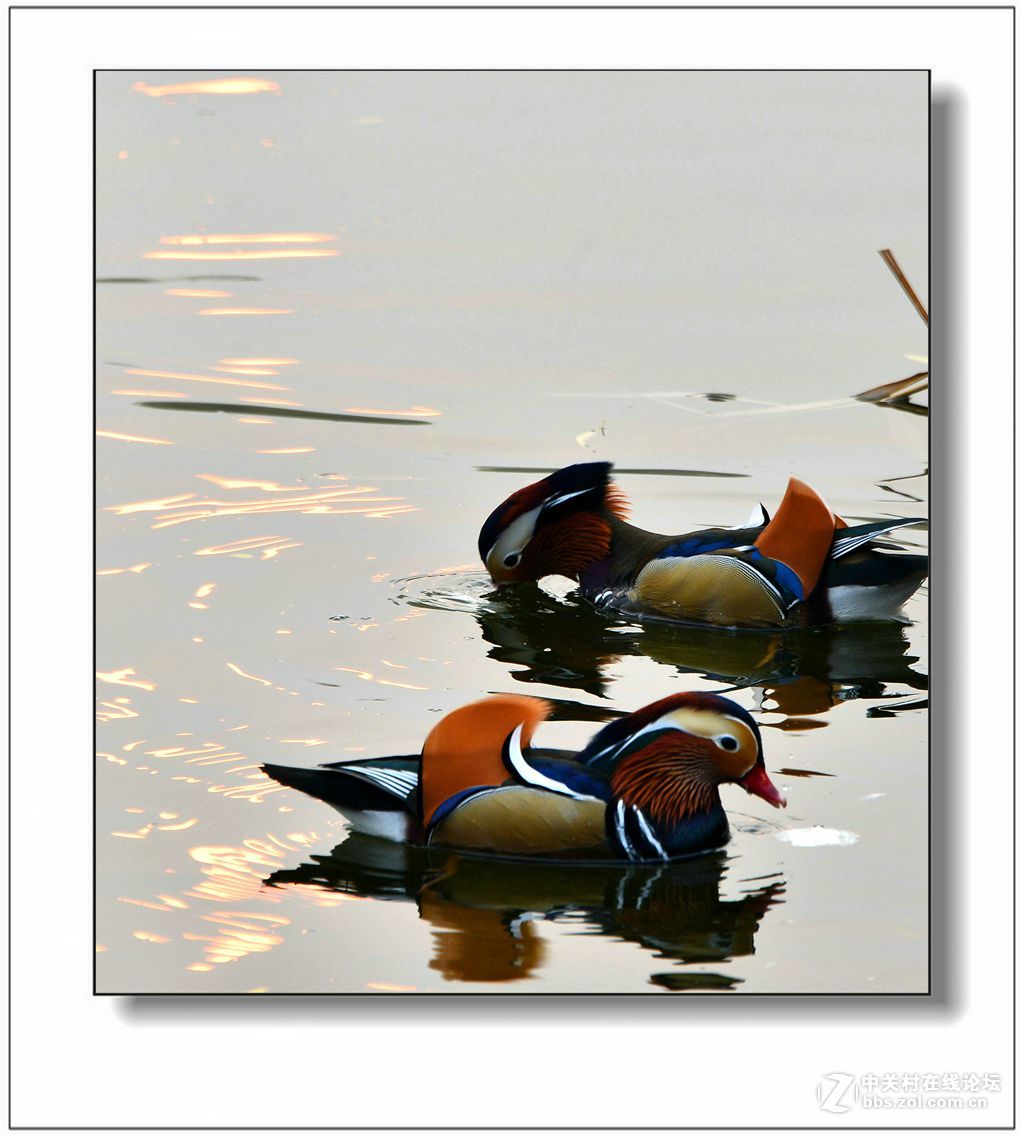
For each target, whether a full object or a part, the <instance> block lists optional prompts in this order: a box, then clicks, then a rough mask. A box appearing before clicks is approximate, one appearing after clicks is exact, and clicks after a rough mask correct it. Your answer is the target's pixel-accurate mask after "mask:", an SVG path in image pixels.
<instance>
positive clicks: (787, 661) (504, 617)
mask: <svg viewBox="0 0 1024 1136" xmlns="http://www.w3.org/2000/svg"><path fill="white" fill-rule="evenodd" d="M475 616H476V619H477V622H478V623H479V625H480V631H481V633H482V635H483V638H484V640H485V641H486V642H487V643H489V644H490V650H489V651H488V656H489V657H490V658H492V659H498V660H499V661H501V662H503V663H508V664H512V665H513V666H518V667H520V668H521V669H519V670H513V671H512V672H511V674H512V677H513V678H515V679H516V680H518V681H519V682H526V683H545V684H548V685H553V686H564V687H573V688H575V689H577V690H582V691H585V692H586V693H588V694H592V695H596V696H599V697H603V696H604V694H605V691H606V686H607V673H608V670H609V668H610V667H611V666H612V665H613V664H615V663H617V662H618V661H619V660H620V659H622V658H624V657H627V656H632V655H638V656H647V657H649V658H651V659H653V660H654V661H655V662H658V663H664V664H666V665H668V666H674V667H676V668H677V669H678V670H680V671H682V672H684V673H689V674H699V675H703V676H705V677H707V678H710V679H713V680H715V681H718V682H724V683H729V684H731V685H733V686H736V687H760V688H762V689H763V690H764V691H765V695H766V698H769V699H770V700H771V702H773V703H774V705H772V706H771V707H770V708H771V709H773V710H778V711H779V712H780V713H782V714H785V715H787V716H788V717H793V716H797V715H804V714H821V713H824V712H825V711H827V710H829V709H830V708H831V707H832V706H834V705H836V704H837V703H838V702H845V701H849V700H851V699H857V698H876V699H877V698H885V697H891V695H892V693H893V692H892V691H891V690H890V688H894V687H898V688H901V689H900V690H899V693H906V692H907V690H908V689H909V690H912V691H919V690H926V689H927V683H928V680H927V677H926V676H925V675H923V674H921V673H920V672H918V671H916V670H914V667H913V664H914V663H916V662H917V661H918V658H917V656H915V655H910V654H908V650H909V642H908V640H907V636H906V630H905V628H904V627H903V626H902V625H901V624H898V623H863V624H846V625H843V626H836V627H821V628H787V629H784V630H779V631H764V630H747V631H740V630H737V631H727V630H723V629H722V628H708V627H699V626H687V625H681V624H672V625H668V624H665V625H662V624H659V623H656V622H653V621H652V622H645V623H644V624H642V625H637V624H635V623H628V622H626V621H615V620H614V619H612V620H609V618H608V616H607V614H605V613H602V612H600V611H597V610H596V609H595V608H594V607H593V606H592V605H590V604H587V603H585V602H582V601H580V600H578V599H577V598H576V597H574V596H569V597H567V598H565V599H557V598H556V597H554V596H551V595H549V594H548V593H546V592H544V591H542V590H541V589H539V588H536V589H530V590H528V591H525V590H516V591H515V592H513V591H512V590H510V591H509V593H508V595H507V596H506V593H505V592H501V593H497V594H495V595H493V596H491V597H488V602H487V604H486V605H485V606H484V607H483V608H482V609H481V610H478V611H477V612H476V613H475ZM768 708H769V707H768V706H767V705H766V706H765V709H768Z"/></svg>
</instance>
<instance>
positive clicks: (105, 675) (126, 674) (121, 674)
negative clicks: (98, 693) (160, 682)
mask: <svg viewBox="0 0 1024 1136" xmlns="http://www.w3.org/2000/svg"><path fill="white" fill-rule="evenodd" d="M134 674H135V668H134V667H122V668H121V670H119V671H97V672H96V677H97V678H98V679H99V680H100V681H101V682H109V683H112V684H113V685H115V686H137V687H138V688H139V689H140V690H156V683H155V682H148V681H147V680H146V679H143V678H137V677H136V678H131V677H130V676H131V675H134Z"/></svg>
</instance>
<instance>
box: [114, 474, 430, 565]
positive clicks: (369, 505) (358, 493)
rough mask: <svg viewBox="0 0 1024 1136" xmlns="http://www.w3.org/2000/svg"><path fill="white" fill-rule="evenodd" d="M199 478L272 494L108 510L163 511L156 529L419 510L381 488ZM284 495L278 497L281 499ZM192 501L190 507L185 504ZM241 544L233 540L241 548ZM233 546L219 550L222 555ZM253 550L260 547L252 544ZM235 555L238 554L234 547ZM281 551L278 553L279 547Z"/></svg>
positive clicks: (160, 501)
mask: <svg viewBox="0 0 1024 1136" xmlns="http://www.w3.org/2000/svg"><path fill="white" fill-rule="evenodd" d="M196 477H198V478H202V479H204V480H207V481H212V482H214V483H215V484H216V485H218V486H220V487H221V488H227V489H236V488H237V489H247V488H256V487H258V488H260V489H262V490H263V491H264V492H266V493H267V494H270V496H268V497H266V498H254V499H247V500H243V501H221V500H216V499H213V498H200V497H199V496H198V495H197V494H195V493H183V494H178V495H177V496H175V497H161V498H155V499H154V500H151V501H134V502H130V503H127V504H123V505H108V506H106V510H107V511H108V512H112V513H115V514H117V515H118V516H125V515H127V514H129V513H140V512H155V513H162V514H163V516H161V517H159V518H158V519H157V520H156V521H155V522H154V523H153V524H152V525H151V528H153V529H162V528H167V527H169V526H171V525H180V524H184V523H186V522H188V521H197V520H206V519H208V518H210V517H229V516H241V515H250V514H266V513H303V514H323V515H331V516H339V515H345V514H362V515H363V516H366V517H371V518H376V519H382V518H387V517H392V516H396V515H398V514H401V513H409V512H415V511H416V508H415V506H413V505H410V504H408V503H407V502H406V501H405V498H403V497H384V496H379V495H376V494H378V492H379V491H378V490H377V489H376V488H374V487H373V486H370V485H354V486H345V487H342V488H337V489H324V490H320V491H315V490H309V489H307V488H305V487H303V486H288V485H279V484H277V483H276V482H269V481H268V482H255V481H246V480H238V479H227V478H218V477H216V476H214V475H213V474H196ZM279 494H280V495H281V496H278V495H279ZM185 502H188V505H187V506H186V505H185ZM248 539H249V541H251V542H255V541H259V542H264V543H265V542H270V541H275V542H276V541H281V540H283V539H284V538H282V537H252V538H248ZM241 543H243V542H237V541H236V542H234V544H235V546H238V545H239V544H241ZM228 547H229V546H220V547H219V548H218V549H217V551H218V552H223V551H224V550H225V549H227V548H228ZM249 547H257V545H255V544H250V545H249ZM231 550H232V551H240V550H241V549H240V548H238V547H235V548H233V549H231ZM278 551H280V549H278ZM196 555H197V556H201V555H214V550H212V549H203V550H200V551H199V552H197V553H196Z"/></svg>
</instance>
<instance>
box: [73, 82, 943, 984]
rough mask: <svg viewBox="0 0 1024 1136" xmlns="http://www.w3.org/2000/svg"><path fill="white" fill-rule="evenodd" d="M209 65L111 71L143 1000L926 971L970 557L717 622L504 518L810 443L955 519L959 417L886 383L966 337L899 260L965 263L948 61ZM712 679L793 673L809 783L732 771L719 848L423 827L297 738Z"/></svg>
mask: <svg viewBox="0 0 1024 1136" xmlns="http://www.w3.org/2000/svg"><path fill="white" fill-rule="evenodd" d="M227 77H231V76H225V78H227ZM196 78H197V77H196V76H193V75H186V74H170V73H159V74H154V73H145V74H138V75H134V74H128V73H107V74H101V75H100V77H99V85H98V153H97V176H98V203H99V209H98V243H97V276H98V278H99V282H98V284H97V321H98V323H97V339H98V343H97V391H98V409H97V427H98V431H99V435H100V436H99V438H98V439H97V447H98V482H97V486H98V563H97V569H98V577H97V594H98V620H99V622H98V656H97V669H98V671H99V681H98V693H99V727H98V738H99V746H98V748H99V755H98V758H97V861H98V863H97V948H96V949H97V952H98V953H97V982H98V989H99V990H100V991H102V992H107V993H118V992H178V991H180V992H186V993H226V992H243V991H261V992H271V993H290V992H320V991H323V992H371V991H379V992H388V991H425V992H435V993H436V992H481V991H487V992H507V993H516V992H527V993H551V992H558V991H571V992H583V991H616V992H629V993H652V994H659V993H660V994H664V993H666V992H677V993H683V992H691V993H698V992H719V991H720V992H727V991H737V992H756V993H762V992H788V991H809V992H813V991H851V992H859V991H877V992H881V991H908V990H915V991H916V990H923V989H925V988H926V985H927V945H928V944H927V850H926V836H927V820H928V814H927V791H928V780H927V760H928V755H927V710H926V699H927V693H926V685H927V682H926V678H925V673H926V665H925V664H926V658H927V637H926V626H925V617H926V603H927V596H926V592H925V591H922V592H921V593H920V594H919V595H918V596H916V597H915V598H914V600H913V601H911V603H910V604H909V605H908V608H907V615H908V622H907V623H906V624H903V625H900V624H888V625H876V626H870V627H860V628H841V629H831V630H829V629H824V630H818V631H799V632H797V631H794V632H786V633H765V632H758V633H750V632H747V633H743V632H722V631H709V630H705V629H700V628H672V627H665V626H664V625H657V624H644V625H640V624H636V623H632V622H630V621H628V620H625V619H616V618H614V617H609V616H608V615H607V614H598V613H596V612H595V611H593V610H592V609H590V608H589V607H588V606H587V605H586V604H584V603H583V602H582V601H581V600H580V599H579V598H578V597H577V596H576V595H575V593H574V591H573V589H572V588H571V586H570V585H568V584H567V583H566V582H565V581H557V580H554V581H548V582H545V584H544V585H543V586H542V587H541V588H527V589H523V590H520V591H517V592H515V593H513V594H507V593H506V592H502V593H501V595H500V596H499V595H497V594H495V593H494V592H493V591H492V590H491V589H490V587H489V586H488V584H487V580H486V577H485V575H484V573H483V570H482V566H481V565H480V564H479V563H478V562H477V560H476V551H475V550H476V535H477V531H478V529H479V525H480V524H481V522H482V521H483V519H484V518H485V517H486V516H487V515H488V513H489V512H490V511H491V509H492V508H493V507H494V505H495V504H497V503H498V501H500V500H501V499H502V498H504V497H505V496H507V494H508V493H509V492H511V491H512V490H514V489H516V488H518V487H520V486H521V485H523V484H526V483H527V482H529V481H532V480H535V479H536V478H537V477H540V476H542V475H543V472H544V471H547V470H551V469H555V468H558V467H560V466H562V465H565V464H568V463H570V462H573V461H581V460H594V459H603V460H612V461H614V462H615V463H616V465H617V466H618V467H619V468H620V470H621V471H622V472H621V474H620V478H619V481H620V484H621V486H622V488H623V489H624V490H625V491H626V492H627V493H628V494H629V496H630V497H631V499H632V501H633V506H634V510H633V519H634V521H635V522H636V523H638V524H641V525H643V526H644V527H646V528H649V529H652V530H655V531H665V532H681V531H686V530H687V529H690V528H695V527H698V526H700V525H704V524H740V523H742V522H744V521H745V519H746V518H747V517H748V515H749V514H750V511H751V507H752V506H753V505H754V504H756V503H757V502H758V501H764V502H765V504H766V505H768V507H769V508H774V506H775V505H776V504H777V502H778V499H779V497H780V496H781V494H782V492H783V490H784V487H785V483H786V479H787V477H788V475H789V474H790V473H797V474H799V475H800V476H802V477H803V478H805V479H806V480H808V481H810V482H811V483H813V484H814V485H815V486H816V487H818V488H819V489H820V490H821V491H822V492H823V493H824V494H825V495H826V497H827V498H828V500H829V502H830V503H831V504H832V506H833V507H834V508H835V509H836V511H837V512H839V513H840V514H841V515H843V516H844V517H846V518H848V519H849V520H851V521H854V522H855V521H857V520H860V519H867V518H872V517H881V516H889V515H893V516H897V515H910V516H922V517H923V516H926V515H927V497H928V482H927V477H926V458H927V419H926V417H924V416H922V415H918V414H912V413H911V414H908V413H901V412H900V411H899V410H898V409H894V408H891V407H886V406H879V405H872V404H869V403H865V402H859V401H857V400H856V399H854V398H853V397H852V396H853V395H854V394H856V393H857V392H859V391H863V390H866V389H868V388H871V387H874V386H878V385H880V384H883V383H886V382H891V381H895V380H897V379H900V378H902V377H905V376H907V375H911V374H913V373H915V372H917V371H920V370H921V369H922V367H923V366H925V365H926V364H922V363H921V361H920V360H921V359H922V357H924V356H926V354H927V334H926V328H925V327H924V325H923V324H922V322H921V321H920V320H919V318H918V316H917V315H916V313H915V312H914V311H913V309H912V308H911V306H910V304H909V303H908V302H907V300H906V298H905V297H904V296H903V294H902V293H901V292H900V290H899V288H898V287H897V285H896V284H895V282H894V281H893V279H892V277H891V276H890V275H889V273H888V271H887V269H886V268H885V265H884V264H883V263H882V262H881V260H880V259H879V258H878V256H877V251H876V250H877V249H879V248H881V247H891V248H893V249H894V251H895V252H896V253H897V255H898V256H899V259H900V262H901V264H902V265H903V268H904V270H905V271H906V272H907V274H908V276H909V277H910V278H911V279H912V280H913V281H914V282H915V284H916V286H917V287H918V289H919V291H921V292H922V294H923V287H924V283H925V281H926V279H927V261H926V250H927V181H926V177H925V170H926V165H925V163H926V157H927V155H926V125H927V107H926V101H925V100H926V94H927V91H926V82H925V78H924V76H923V75H920V74H896V73H891V74H878V75H872V74H864V73H861V74H848V75H842V74H814V73H807V74H801V75H788V76H787V75H783V74H768V73H764V74H757V75H744V74H740V73H735V74H701V73H678V74H673V73H659V74H634V73H620V74H574V75H560V74H530V75H518V74H516V75H511V74H504V75H502V74H498V75H484V74H451V75H444V74H430V73H416V74H413V73H409V74H401V75H389V74H386V73H374V74H353V73H344V74H342V73H338V74H334V73H328V72H323V73H282V74H277V73H269V72H268V73H259V74H258V75H254V76H251V78H254V79H258V80H259V82H258V83H257V84H256V85H255V89H252V90H251V91H249V93H242V94H221V93H188V92H180V91H179V92H174V91H170V92H168V91H167V90H166V89H164V90H161V88H172V87H180V86H181V85H182V84H187V83H189V82H190V81H194V80H196ZM204 78H209V77H208V76H204ZM235 78H238V77H237V76H236V77H235ZM140 83H142V84H145V85H146V90H142V89H136V88H137V85H138V84H140ZM154 92H155V93H154ZM914 401H915V402H916V403H919V404H922V405H923V404H924V403H925V402H926V396H921V395H917V396H915V400H914ZM926 539H927V533H926V532H925V531H924V530H923V529H920V528H918V529H912V530H909V531H907V532H906V533H904V534H902V535H901V536H900V542H901V543H902V544H903V545H904V546H906V547H911V548H914V549H918V548H920V547H922V546H924V544H925V542H926ZM679 690H714V691H725V692H728V693H730V694H731V696H733V697H735V698H737V699H738V700H739V701H740V702H741V703H742V704H743V705H744V706H746V707H748V708H750V709H751V710H752V711H753V712H754V713H755V714H756V716H757V718H758V721H759V722H760V723H761V726H762V731H763V733H764V737H765V749H766V756H767V765H768V769H769V771H770V773H771V775H772V778H773V780H775V781H776V783H777V784H779V785H780V786H781V787H782V788H784V790H785V791H786V793H787V794H788V796H789V799H790V807H789V809H788V810H787V811H786V812H785V813H776V812H774V811H773V810H771V809H770V808H769V807H768V806H767V805H765V804H763V803H762V802H760V801H757V800H755V799H754V798H751V797H748V796H746V795H745V794H743V793H742V792H741V791H739V790H738V789H736V788H732V787H727V788H726V789H725V790H724V791H723V798H724V801H725V805H726V808H727V810H728V811H729V814H730V819H731V822H732V826H733V832H734V838H733V841H732V842H731V844H730V845H729V846H728V848H727V849H726V850H725V851H724V852H722V853H720V854H716V855H713V856H707V857H703V858H701V859H700V860H699V861H693V862H688V863H684V864H678V865H670V866H667V867H662V868H646V867H644V868H622V869H618V868H610V867H608V866H607V865H605V866H601V867H591V868H572V869H570V868H565V867H558V866H553V865H537V866H532V867H527V868H524V867H523V866H522V865H515V866H510V865H507V864H502V863H498V862H494V861H483V860H474V859H471V858H467V857H459V856H453V855H442V854H439V853H436V852H432V853H429V854H428V853H424V852H421V851H416V850H409V849H399V848H393V847H387V846H384V845H381V844H380V842H377V841H373V840H369V839H366V838H357V837H351V836H349V835H348V834H347V830H346V828H345V825H344V822H343V821H342V820H341V818H340V817H339V816H338V815H337V814H336V813H334V812H333V811H331V810H329V809H328V808H327V807H326V806H323V805H321V804H319V803H318V802H316V801H313V800H311V799H309V798H306V797H304V796H301V795H300V794H298V793H295V792H293V791H292V790H288V789H284V788H281V787H279V786H277V785H276V784H274V783H272V782H270V781H268V780H267V779H266V778H265V777H264V775H263V774H262V773H261V771H260V769H259V765H260V763H261V762H263V761H273V762H279V763H284V764H299V765H313V764H316V763H319V762H328V761H338V760H343V759H345V758H350V757H351V758H355V757H360V756H370V755H377V754H388V753H408V752H415V751H416V750H417V749H418V747H419V745H420V743H421V741H422V738H423V736H424V734H425V733H426V732H427V730H428V729H429V728H430V727H431V726H432V725H433V724H434V723H435V722H436V721H437V719H438V716H439V715H441V714H443V713H445V712H447V711H449V710H451V709H454V708H455V707H457V706H459V705H461V704H462V703H464V702H466V701H469V700H471V699H473V698H476V697H479V696H480V694H481V693H484V692H515V693H530V694H536V695H538V696H541V697H543V698H545V699H547V700H548V701H550V702H551V703H552V705H553V707H554V714H553V719H552V721H551V722H550V723H549V724H548V725H546V726H545V727H544V728H543V731H542V734H541V735H540V737H539V739H538V740H539V741H540V742H541V743H542V744H551V745H557V746H563V745H564V746H573V745H579V744H582V743H583V742H584V741H585V740H586V739H587V738H588V737H589V736H590V734H591V733H592V732H593V731H594V730H596V729H597V728H599V725H600V723H601V722H603V721H606V720H609V719H610V718H611V717H613V716H615V715H617V714H621V713H624V712H628V711H630V710H633V709H636V708H637V707H639V706H641V705H643V704H645V703H647V702H650V701H652V700H654V699H656V698H660V697H663V696H664V695H666V694H669V693H672V692H675V691H679Z"/></svg>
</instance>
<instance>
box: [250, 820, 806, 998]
mask: <svg viewBox="0 0 1024 1136" xmlns="http://www.w3.org/2000/svg"><path fill="white" fill-rule="evenodd" d="M727 863H728V858H727V857H726V855H725V854H724V853H721V852H719V853H714V854H711V855H706V856H699V857H695V858H694V859H692V860H683V861H679V862H676V863H673V864H666V865H660V866H643V865H628V866H622V865H618V864H580V863H575V864H565V863H553V862H547V863H541V862H532V861H531V862H524V861H512V860H498V859H487V858H483V857H470V856H462V855H457V854H453V853H450V852H445V851H442V850H439V849H427V848H415V847H412V846H410V845H400V844H394V843H392V842H389V841H384V840H379V839H377V838H376V837H372V836H364V835H361V834H358V833H355V834H352V835H350V836H349V837H348V839H346V840H345V841H343V842H342V843H341V844H339V845H338V846H337V847H336V848H335V849H334V850H333V851H332V852H331V853H330V855H327V856H317V855H314V856H313V857H312V861H311V862H310V863H306V864H301V865H300V866H299V867H297V868H290V869H284V870H279V871H276V872H274V873H273V874H272V875H271V876H269V877H268V878H267V880H266V883H267V885H268V886H270V887H287V886H289V885H294V884H298V885H306V886H309V885H314V886H317V887H320V888H327V889H330V890H334V891H340V892H344V893H347V894H349V895H357V896H361V897H365V898H371V899H378V900H407V901H409V902H413V903H415V904H416V906H417V909H418V911H419V917H420V918H421V919H423V920H425V921H426V922H427V923H428V924H429V925H430V927H431V930H432V935H433V951H434V953H433V958H432V960H431V962H430V968H431V970H434V971H437V972H438V973H439V974H440V975H441V976H442V977H443V978H444V979H445V980H447V981H453V982H454V981H457V982H479V983H486V982H494V983H501V982H513V981H516V980H520V979H524V978H527V977H530V976H531V975H535V974H536V973H537V972H538V971H539V970H541V969H542V968H543V967H544V965H545V963H546V961H547V952H548V949H549V945H550V944H549V943H548V942H547V941H546V940H545V939H544V937H543V936H542V935H541V934H540V933H539V932H538V930H537V926H536V924H537V923H538V922H542V921H549V922H556V923H563V924H565V923H571V924H577V925H578V926H579V928H580V930H581V931H582V932H584V933H588V934H596V935H602V936H607V937H609V938H613V939H617V940H619V941H622V942H631V943H637V944H639V945H640V946H642V947H644V948H645V949H646V950H648V951H650V952H651V953H652V954H653V956H654V957H655V958H657V959H659V960H662V959H664V960H671V961H673V962H675V963H676V964H677V967H678V969H675V970H672V971H669V972H667V973H657V974H652V976H651V982H652V983H653V984H654V985H657V986H662V987H664V988H666V989H670V990H688V989H726V990H729V989H733V988H734V987H735V986H736V985H737V984H738V983H739V982H741V981H742V979H739V978H734V977H730V976H728V975H724V974H716V973H709V972H707V971H704V970H701V971H687V970H684V969H682V968H683V967H685V966H686V965H693V964H699V965H703V966H706V965H707V964H709V963H712V964H713V963H727V962H728V961H729V960H730V959H733V958H738V957H741V956H744V955H750V954H753V953H754V936H755V934H756V932H757V929H758V926H759V925H760V922H761V920H762V918H764V915H765V913H766V912H767V911H768V909H769V908H770V907H772V906H774V905H775V904H778V903H780V902H782V899H781V897H782V895H783V893H784V891H785V886H784V882H783V880H782V878H781V876H780V875H778V874H775V875H771V876H765V877H763V878H761V879H758V880H756V881H748V883H747V885H745V886H746V888H747V890H745V893H744V894H743V895H742V896H741V898H739V899H723V898H722V896H721V886H722V880H723V877H724V875H725V869H726V864H727Z"/></svg>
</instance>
